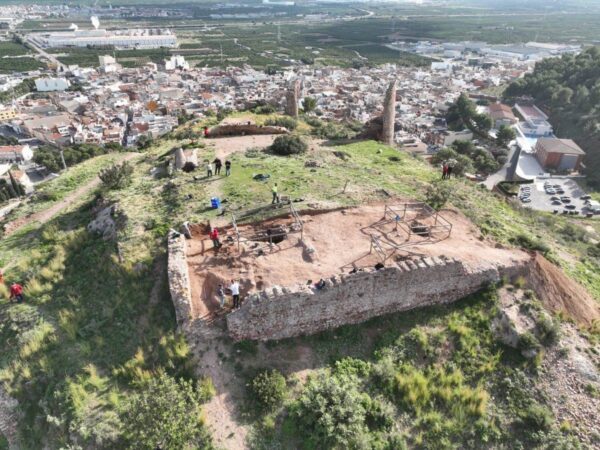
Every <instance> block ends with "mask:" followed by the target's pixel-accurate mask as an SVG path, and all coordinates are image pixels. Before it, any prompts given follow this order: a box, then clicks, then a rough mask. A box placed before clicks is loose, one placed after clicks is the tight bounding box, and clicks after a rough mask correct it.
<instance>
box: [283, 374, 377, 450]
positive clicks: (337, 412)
mask: <svg viewBox="0 0 600 450" xmlns="http://www.w3.org/2000/svg"><path fill="white" fill-rule="evenodd" d="M367 397H368V396H367V395H366V394H363V393H360V392H359V391H358V389H357V387H356V383H355V382H353V380H351V379H346V378H343V379H338V377H330V376H326V375H321V376H318V377H316V378H313V379H311V380H310V381H309V382H308V383H307V384H306V387H305V389H304V392H303V393H302V395H301V396H300V398H299V399H298V400H297V402H296V403H295V404H294V406H293V408H292V411H291V413H292V416H293V418H294V419H295V420H296V421H297V423H298V428H299V429H301V430H303V431H304V432H305V433H306V435H307V437H309V440H310V441H312V444H313V446H314V447H315V448H355V447H357V445H356V444H357V443H359V442H362V441H364V440H365V436H366V434H367V433H368V428H367V425H366V422H365V421H366V419H367V411H366V409H365V406H364V404H365V400H366V398H367Z"/></svg>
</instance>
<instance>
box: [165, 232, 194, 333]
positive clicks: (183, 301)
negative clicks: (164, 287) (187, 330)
mask: <svg viewBox="0 0 600 450" xmlns="http://www.w3.org/2000/svg"><path fill="white" fill-rule="evenodd" d="M167 277H168V279H169V290H170V292H171V299H172V301H173V306H174V307H175V317H176V319H177V327H178V328H180V329H181V328H183V327H185V325H187V324H188V322H189V321H190V319H191V318H192V287H191V284H190V274H189V270H188V265H187V257H186V245H185V237H184V236H183V235H182V234H179V233H176V232H171V233H170V234H169V244H168V262H167Z"/></svg>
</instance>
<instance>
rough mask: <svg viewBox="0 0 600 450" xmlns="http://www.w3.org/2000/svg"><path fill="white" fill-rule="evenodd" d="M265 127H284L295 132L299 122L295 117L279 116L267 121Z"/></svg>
mask: <svg viewBox="0 0 600 450" xmlns="http://www.w3.org/2000/svg"><path fill="white" fill-rule="evenodd" d="M265 125H269V126H275V127H284V128H287V129H288V130H290V131H293V130H295V129H296V127H297V126H298V121H297V120H296V119H294V118H293V117H287V116H278V117H272V118H269V119H267V120H265Z"/></svg>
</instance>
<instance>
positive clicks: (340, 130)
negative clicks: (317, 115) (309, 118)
mask: <svg viewBox="0 0 600 450" xmlns="http://www.w3.org/2000/svg"><path fill="white" fill-rule="evenodd" d="M315 123H317V122H315ZM312 134H313V135H315V136H318V137H320V138H323V139H331V140H341V139H350V138H353V137H354V136H355V135H356V132H355V131H354V130H353V129H352V128H351V127H350V126H349V125H346V124H343V123H338V122H325V123H323V122H320V121H319V125H318V126H315V127H314V128H313V130H312Z"/></svg>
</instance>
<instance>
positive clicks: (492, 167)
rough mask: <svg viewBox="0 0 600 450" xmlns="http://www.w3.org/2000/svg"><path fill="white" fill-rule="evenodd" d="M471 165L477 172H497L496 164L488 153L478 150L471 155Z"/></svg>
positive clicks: (481, 149)
mask: <svg viewBox="0 0 600 450" xmlns="http://www.w3.org/2000/svg"><path fill="white" fill-rule="evenodd" d="M472 159H473V165H474V166H475V169H477V171H478V172H481V173H484V174H489V173H493V172H495V171H497V170H498V163H497V162H496V160H495V159H494V157H493V156H492V154H491V153H490V152H488V151H487V150H485V149H483V148H478V149H476V150H475V152H474V153H473V155H472Z"/></svg>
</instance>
